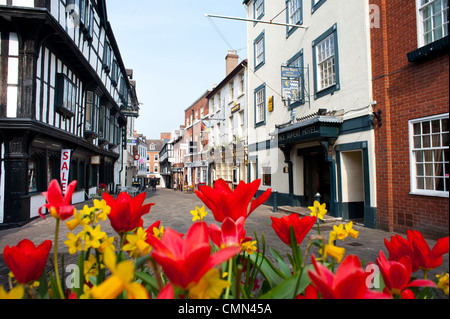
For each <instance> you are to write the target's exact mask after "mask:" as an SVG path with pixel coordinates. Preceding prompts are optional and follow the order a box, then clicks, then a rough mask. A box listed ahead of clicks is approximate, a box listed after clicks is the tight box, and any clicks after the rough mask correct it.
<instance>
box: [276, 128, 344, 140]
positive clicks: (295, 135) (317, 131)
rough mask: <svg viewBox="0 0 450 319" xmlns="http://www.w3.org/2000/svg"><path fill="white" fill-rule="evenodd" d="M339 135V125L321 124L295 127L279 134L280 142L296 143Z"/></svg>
mask: <svg viewBox="0 0 450 319" xmlns="http://www.w3.org/2000/svg"><path fill="white" fill-rule="evenodd" d="M338 136H339V127H334V126H324V125H320V124H315V125H310V126H305V127H300V128H295V129H293V130H291V131H287V132H283V133H279V134H278V144H279V145H285V144H294V143H301V142H305V141H308V140H319V139H321V138H330V137H338Z"/></svg>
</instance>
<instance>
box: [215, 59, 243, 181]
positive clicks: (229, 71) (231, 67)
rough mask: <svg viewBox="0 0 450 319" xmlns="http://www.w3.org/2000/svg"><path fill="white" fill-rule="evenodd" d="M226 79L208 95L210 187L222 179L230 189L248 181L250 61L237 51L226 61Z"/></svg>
mask: <svg viewBox="0 0 450 319" xmlns="http://www.w3.org/2000/svg"><path fill="white" fill-rule="evenodd" d="M225 61H226V63H225V64H226V76H225V78H224V79H223V80H222V81H221V82H220V83H219V84H218V85H216V86H215V87H214V89H213V90H212V91H211V93H209V94H208V95H207V98H208V100H209V107H210V114H211V115H210V118H209V123H210V124H209V126H210V131H209V150H210V172H211V179H210V182H211V183H210V184H211V185H213V183H214V181H215V180H217V179H223V180H225V181H226V182H228V184H229V185H230V187H231V188H234V187H236V186H237V185H238V184H239V181H246V182H247V181H248V174H247V172H248V171H247V164H248V163H247V95H246V89H247V86H246V85H247V60H243V61H242V62H239V56H238V55H237V54H236V51H229V52H228V55H227V56H226V58H225Z"/></svg>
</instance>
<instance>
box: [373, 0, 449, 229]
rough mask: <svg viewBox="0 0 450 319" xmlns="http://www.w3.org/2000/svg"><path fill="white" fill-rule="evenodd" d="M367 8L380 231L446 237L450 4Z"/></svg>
mask: <svg viewBox="0 0 450 319" xmlns="http://www.w3.org/2000/svg"><path fill="white" fill-rule="evenodd" d="M370 3H371V5H372V6H373V7H374V9H376V10H377V12H378V15H379V25H378V27H377V28H372V29H371V45H372V70H373V75H372V84H373V94H374V100H375V101H376V102H377V104H376V109H375V112H376V114H378V116H379V118H380V120H381V122H380V125H379V126H376V127H375V137H376V148H375V149H376V163H377V164H376V165H377V188H378V192H377V194H378V196H377V197H378V200H377V202H378V208H377V215H378V226H379V227H380V228H382V229H386V230H390V231H396V232H405V231H406V230H407V229H415V230H419V231H421V232H423V233H424V234H426V235H427V236H431V237H443V236H448V233H449V229H448V226H449V219H448V214H449V188H450V186H449V172H450V167H449V159H450V155H449V127H448V119H449V113H448V111H449V51H448V50H449V37H448V1H440V0H430V1H400V0H394V1H376V0H372V1H370Z"/></svg>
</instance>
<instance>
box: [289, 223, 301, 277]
mask: <svg viewBox="0 0 450 319" xmlns="http://www.w3.org/2000/svg"><path fill="white" fill-rule="evenodd" d="M290 235H291V249H292V255H293V257H294V261H295V264H294V265H293V266H294V271H296V270H299V269H300V268H301V267H302V264H303V258H302V254H301V252H300V247H299V246H298V245H297V239H296V238H295V230H294V227H293V226H291V227H290Z"/></svg>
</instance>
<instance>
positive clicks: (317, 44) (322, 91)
mask: <svg viewBox="0 0 450 319" xmlns="http://www.w3.org/2000/svg"><path fill="white" fill-rule="evenodd" d="M313 59H314V65H313V67H314V79H315V81H314V92H315V98H319V97H321V96H324V95H326V94H330V93H333V92H334V91H336V90H339V88H340V85H339V59H338V46H337V28H336V25H334V26H333V27H331V28H330V29H329V30H328V31H326V32H325V33H324V34H323V35H321V36H320V37H319V38H317V39H316V40H315V41H313Z"/></svg>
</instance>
